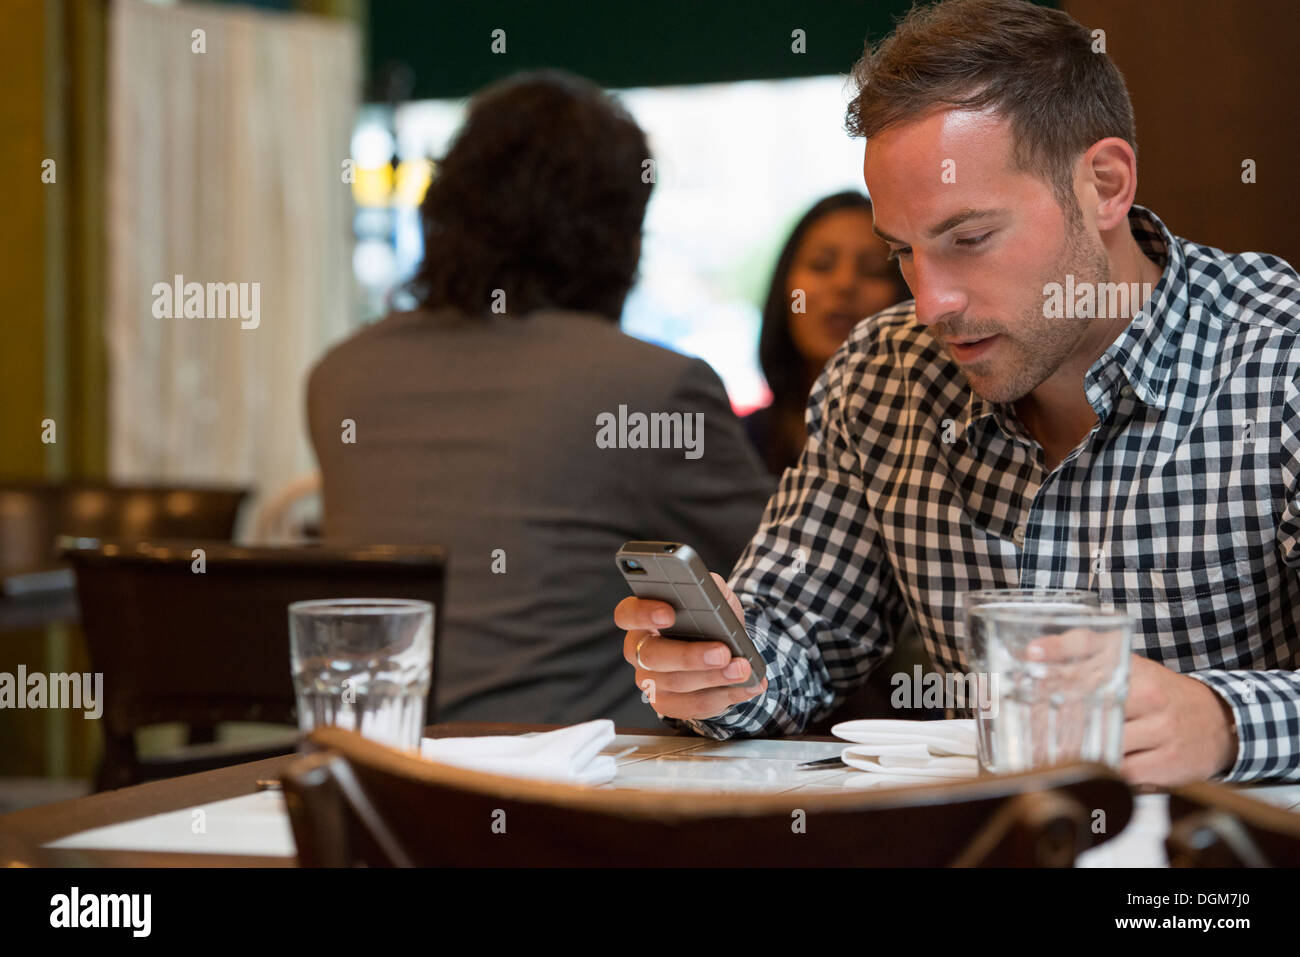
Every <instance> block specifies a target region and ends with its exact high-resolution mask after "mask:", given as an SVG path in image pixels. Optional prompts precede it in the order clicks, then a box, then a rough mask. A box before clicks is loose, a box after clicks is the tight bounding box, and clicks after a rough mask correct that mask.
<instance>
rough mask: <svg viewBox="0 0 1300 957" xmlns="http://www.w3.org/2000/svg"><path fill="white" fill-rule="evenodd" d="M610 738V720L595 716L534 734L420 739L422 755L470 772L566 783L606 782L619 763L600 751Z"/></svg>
mask: <svg viewBox="0 0 1300 957" xmlns="http://www.w3.org/2000/svg"><path fill="white" fill-rule="evenodd" d="M613 741H614V722H613V721H610V720H609V719H608V718H598V719H597V720H595V721H587V722H585V723H584V724H575V725H573V726H572V727H570V728H560V729H559V730H557V731H546V732H544V733H542V734H533V735H509V736H496V737H479V738H423V739H422V740H421V741H420V756H421V757H422V758H425V759H426V760H429V761H439V762H442V763H443V764H454V765H456V766H458V767H462V768H469V769H470V770H473V771H484V772H487V773H489V774H506V775H510V776H511V777H517V778H535V779H537V780H541V781H563V782H565V783H566V784H591V785H594V784H605V783H606V782H608V781H612V780H613V779H614V774H615V773H616V771H617V767H616V765H617V762H616V761H615V759H614V756H613V755H609V754H601V753H600V752H601V751H602V750H603V749H604V748H606V747H608V746H609V745H610V744H612V743H613Z"/></svg>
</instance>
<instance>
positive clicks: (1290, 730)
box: [1186, 671, 1300, 782]
mask: <svg viewBox="0 0 1300 957" xmlns="http://www.w3.org/2000/svg"><path fill="white" fill-rule="evenodd" d="M1186 674H1187V677H1189V678H1195V679H1196V680H1197V681H1200V682H1201V683H1202V684H1204V685H1206V686H1208V687H1209V688H1210V690H1212V691H1214V692H1215V693H1216V694H1218V696H1219V697H1220V698H1222V699H1223V700H1224V701H1225V702H1226V703H1227V705H1228V708H1229V710H1230V711H1231V712H1232V717H1233V721H1234V723H1235V725H1236V727H1235V728H1234V729H1233V731H1234V733H1235V735H1236V739H1237V756H1236V759H1235V760H1234V761H1233V763H1232V765H1231V766H1230V767H1229V768H1228V769H1227V770H1226V771H1224V772H1221V773H1220V774H1217V775H1215V776H1214V777H1213V778H1211V780H1214V781H1226V782H1240V781H1253V780H1257V779H1261V778H1272V777H1283V778H1295V777H1297V776H1300V753H1297V750H1296V748H1297V745H1296V742H1295V735H1294V730H1295V724H1296V715H1297V709H1298V705H1300V702H1297V700H1296V697H1295V695H1296V690H1297V689H1296V688H1295V686H1294V684H1293V681H1294V677H1293V676H1292V675H1289V674H1280V673H1274V672H1266V671H1195V672H1187V673H1186Z"/></svg>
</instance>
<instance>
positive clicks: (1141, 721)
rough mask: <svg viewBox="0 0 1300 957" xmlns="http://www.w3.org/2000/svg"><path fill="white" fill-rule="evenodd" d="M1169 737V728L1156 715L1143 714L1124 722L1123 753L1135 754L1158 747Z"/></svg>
mask: <svg viewBox="0 0 1300 957" xmlns="http://www.w3.org/2000/svg"><path fill="white" fill-rule="evenodd" d="M1168 737H1169V729H1168V728H1167V727H1166V726H1165V724H1164V722H1163V721H1160V720H1159V718H1158V716H1157V715H1144V716H1143V717H1141V718H1135V719H1131V720H1128V721H1125V722H1124V753H1125V754H1136V753H1137V752H1140V751H1150V750H1151V749H1152V748H1156V747H1159V746H1160V744H1161V743H1162V742H1163V741H1164V740H1165V739H1166V738H1168Z"/></svg>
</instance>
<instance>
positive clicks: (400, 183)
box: [397, 159, 433, 206]
mask: <svg viewBox="0 0 1300 957" xmlns="http://www.w3.org/2000/svg"><path fill="white" fill-rule="evenodd" d="M432 180H433V164H432V163H431V162H429V161H428V160H427V159H421V160H406V161H405V162H402V163H399V164H397V201H398V202H399V203H401V204H402V205H403V206H419V205H420V204H421V203H422V202H424V194H425V192H426V191H427V190H428V188H429V183H430V182H432Z"/></svg>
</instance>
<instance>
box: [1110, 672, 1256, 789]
mask: <svg viewBox="0 0 1300 957" xmlns="http://www.w3.org/2000/svg"><path fill="white" fill-rule="evenodd" d="M1130 664H1131V667H1132V670H1131V672H1130V673H1129V690H1128V703H1127V705H1126V706H1125V708H1124V763H1123V765H1122V766H1121V768H1120V770H1121V772H1122V773H1123V775H1124V776H1125V777H1126V778H1128V779H1129V780H1130V781H1131V782H1132V783H1134V784H1153V785H1156V786H1159V787H1176V786H1178V785H1180V784H1188V783H1190V782H1192V781H1204V780H1206V779H1208V778H1210V777H1213V776H1214V775H1216V774H1219V773H1220V772H1223V771H1226V770H1228V768H1230V767H1231V766H1232V764H1233V763H1234V762H1235V761H1236V759H1237V741H1236V736H1235V734H1234V733H1233V717H1232V712H1231V711H1230V710H1229V708H1228V706H1227V703H1226V702H1225V701H1224V700H1223V699H1222V698H1220V697H1219V696H1218V695H1217V694H1215V692H1214V691H1212V690H1211V689H1210V688H1209V686H1208V685H1205V684H1202V683H1201V682H1199V681H1197V680H1196V679H1195V678H1189V677H1187V676H1186V675H1180V674H1178V673H1177V672H1176V671H1171V670H1170V669H1168V668H1166V667H1165V666H1164V665H1160V664H1157V663H1156V662H1154V661H1151V660H1150V659H1149V658H1143V657H1142V656H1141V655H1133V660H1132V662H1131V663H1130Z"/></svg>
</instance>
